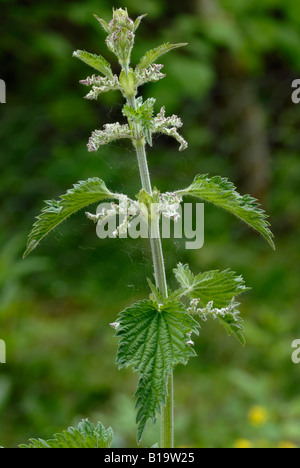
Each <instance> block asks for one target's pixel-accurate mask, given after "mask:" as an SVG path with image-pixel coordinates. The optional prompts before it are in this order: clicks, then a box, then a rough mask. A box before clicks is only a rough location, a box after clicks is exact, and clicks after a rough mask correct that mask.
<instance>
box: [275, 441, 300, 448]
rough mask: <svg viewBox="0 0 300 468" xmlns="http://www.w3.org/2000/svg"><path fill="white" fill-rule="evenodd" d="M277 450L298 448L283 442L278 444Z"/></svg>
mask: <svg viewBox="0 0 300 468" xmlns="http://www.w3.org/2000/svg"><path fill="white" fill-rule="evenodd" d="M278 448H282V449H285V448H298V447H297V445H295V444H293V442H289V441H287V440H283V441H282V442H279V444H278Z"/></svg>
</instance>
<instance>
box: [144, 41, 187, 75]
mask: <svg viewBox="0 0 300 468" xmlns="http://www.w3.org/2000/svg"><path fill="white" fill-rule="evenodd" d="M186 45H187V44H186V43H179V44H170V43H169V42H167V43H165V44H162V45H160V46H158V47H156V48H155V49H152V50H149V51H148V52H147V53H146V54H145V55H144V57H142V59H141V60H140V63H139V64H138V68H139V69H140V70H143V69H145V68H148V67H149V66H150V65H151V64H152V63H154V62H155V61H156V60H157V59H158V58H159V57H160V56H161V55H164V54H166V53H167V52H170V50H173V49H177V48H178V47H184V46H186Z"/></svg>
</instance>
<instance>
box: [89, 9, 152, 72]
mask: <svg viewBox="0 0 300 468" xmlns="http://www.w3.org/2000/svg"><path fill="white" fill-rule="evenodd" d="M144 16H145V15H143V16H139V17H138V18H137V19H136V21H133V20H132V19H131V18H129V16H128V12H127V9H126V8H125V10H123V9H122V8H119V9H117V10H114V11H113V19H112V20H111V21H110V23H106V21H104V20H103V19H101V18H98V17H96V18H97V20H98V21H99V22H100V24H101V25H102V27H103V28H104V30H105V31H106V32H107V33H108V36H107V38H106V44H107V47H108V49H109V50H110V51H111V52H113V53H114V54H115V55H116V56H117V57H118V59H119V62H120V65H121V66H122V68H124V69H125V70H128V67H129V63H130V57H131V51H132V48H133V45H134V38H135V34H134V33H135V31H136V30H137V28H138V27H139V24H140V22H141V20H142V18H143V17H144Z"/></svg>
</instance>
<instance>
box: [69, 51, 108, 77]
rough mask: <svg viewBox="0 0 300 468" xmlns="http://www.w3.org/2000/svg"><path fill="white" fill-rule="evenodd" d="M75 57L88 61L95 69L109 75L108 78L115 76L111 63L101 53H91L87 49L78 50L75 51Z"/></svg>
mask: <svg viewBox="0 0 300 468" xmlns="http://www.w3.org/2000/svg"><path fill="white" fill-rule="evenodd" d="M73 57H76V58H78V59H79V60H81V61H82V62H84V63H86V64H87V65H89V66H90V67H92V68H94V69H95V70H98V71H99V72H100V73H102V74H103V75H105V76H107V77H108V78H110V79H112V78H113V72H112V69H111V66H110V64H109V63H108V62H107V60H105V58H104V57H102V56H101V55H96V54H90V53H89V52H86V51H85V50H76V51H75V52H73Z"/></svg>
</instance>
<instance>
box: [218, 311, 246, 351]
mask: <svg viewBox="0 0 300 468" xmlns="http://www.w3.org/2000/svg"><path fill="white" fill-rule="evenodd" d="M236 306H238V304H236ZM234 312H235V313H234V314H226V315H225V316H224V317H218V319H219V321H220V322H221V323H222V325H223V326H224V328H225V330H226V331H227V334H228V336H231V335H234V336H235V338H237V339H238V341H239V342H240V343H241V345H242V346H245V344H246V340H245V337H244V330H245V329H244V327H243V325H242V324H241V322H242V319H241V317H240V316H239V312H238V311H237V310H236V309H235V311H234Z"/></svg>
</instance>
